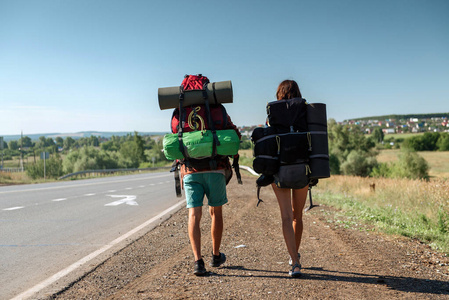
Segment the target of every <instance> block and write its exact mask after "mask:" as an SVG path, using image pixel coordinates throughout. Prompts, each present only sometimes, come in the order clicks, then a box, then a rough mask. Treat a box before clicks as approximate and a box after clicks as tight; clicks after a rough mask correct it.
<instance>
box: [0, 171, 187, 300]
mask: <svg viewBox="0 0 449 300" xmlns="http://www.w3.org/2000/svg"><path fill="white" fill-rule="evenodd" d="M180 201H183V198H177V197H176V195H175V191H174V180H173V175H172V174H170V173H168V172H166V171H165V172H162V173H146V174H139V175H129V176H120V177H108V178H100V179H89V180H79V181H70V182H57V183H48V184H36V185H18V186H6V187H0V229H1V234H0V274H1V276H0V299H10V298H11V297H14V296H16V295H18V294H20V293H22V292H24V291H26V290H28V289H30V288H32V287H34V286H35V285H36V284H38V283H40V282H42V281H44V280H46V279H47V278H49V277H51V276H53V275H55V274H56V273H58V272H60V271H61V270H63V269H64V268H67V267H68V266H70V265H72V264H74V263H75V262H77V261H79V260H80V259H82V258H83V257H86V256H88V255H90V254H91V253H93V252H95V251H98V250H99V249H101V248H104V246H105V245H108V244H110V243H111V241H114V240H116V239H119V238H120V237H121V236H123V235H124V234H126V233H128V232H129V231H131V230H133V229H135V228H136V227H138V226H139V225H142V224H143V223H145V222H146V221H148V220H149V219H151V218H154V217H155V216H157V215H158V214H159V213H161V212H162V211H164V210H166V209H168V208H170V207H172V206H173V205H175V204H177V203H179V202H180ZM147 227H148V226H147ZM142 231H144V230H142Z"/></svg>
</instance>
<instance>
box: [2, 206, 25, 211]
mask: <svg viewBox="0 0 449 300" xmlns="http://www.w3.org/2000/svg"><path fill="white" fill-rule="evenodd" d="M24 207H25V206H15V207H10V208H4V209H2V210H17V209H21V208H24Z"/></svg>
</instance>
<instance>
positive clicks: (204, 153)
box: [164, 74, 241, 196]
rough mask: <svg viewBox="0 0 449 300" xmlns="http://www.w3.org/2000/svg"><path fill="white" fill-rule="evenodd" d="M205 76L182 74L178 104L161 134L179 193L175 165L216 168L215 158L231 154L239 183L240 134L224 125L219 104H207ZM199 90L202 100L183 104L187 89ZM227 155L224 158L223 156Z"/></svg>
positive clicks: (179, 192)
mask: <svg viewBox="0 0 449 300" xmlns="http://www.w3.org/2000/svg"><path fill="white" fill-rule="evenodd" d="M208 83H209V79H208V78H207V77H206V76H202V75H201V74H198V75H185V77H184V80H183V81H182V83H181V88H180V90H181V92H180V95H179V108H176V109H175V110H174V111H173V115H172V119H171V131H172V133H173V134H171V135H170V134H168V135H166V136H165V137H164V154H165V156H166V157H167V159H174V163H173V166H172V170H171V171H172V172H175V182H176V194H177V195H178V196H180V195H181V188H180V180H179V174H178V170H179V166H180V165H181V164H186V165H187V166H192V167H194V168H197V167H199V168H203V167H204V166H207V167H209V168H210V169H211V170H213V169H216V167H217V159H223V156H234V162H233V167H234V170H235V172H236V175H237V180H238V181H239V183H241V176H240V172H239V166H238V149H239V145H240V138H239V136H238V135H237V133H236V132H235V131H234V130H233V129H226V127H227V125H228V114H227V112H226V109H225V108H224V106H223V105H221V104H213V105H210V104H209V100H208V96H207V93H206V85H207V84H208ZM193 90H202V91H203V99H204V104H199V105H191V106H188V107H184V105H183V100H184V94H185V92H188V91H193ZM226 159H227V158H226Z"/></svg>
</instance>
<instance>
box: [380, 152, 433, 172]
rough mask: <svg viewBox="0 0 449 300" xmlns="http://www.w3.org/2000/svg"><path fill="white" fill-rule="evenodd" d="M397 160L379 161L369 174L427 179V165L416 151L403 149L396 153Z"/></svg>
mask: <svg viewBox="0 0 449 300" xmlns="http://www.w3.org/2000/svg"><path fill="white" fill-rule="evenodd" d="M398 158H399V160H398V161H397V162H391V163H381V164H378V165H377V166H376V167H374V168H373V170H372V172H371V176H373V177H386V178H409V179H428V178H429V165H428V163H427V162H426V160H425V159H424V158H423V157H421V156H419V154H418V153H416V152H411V151H404V152H402V153H400V154H399V155H398Z"/></svg>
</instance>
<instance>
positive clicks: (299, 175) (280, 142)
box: [251, 98, 330, 207]
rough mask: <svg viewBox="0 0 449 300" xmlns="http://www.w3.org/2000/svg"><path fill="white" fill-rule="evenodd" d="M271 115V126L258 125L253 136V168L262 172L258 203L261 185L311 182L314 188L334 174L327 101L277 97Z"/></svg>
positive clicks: (269, 106) (270, 105) (295, 185)
mask: <svg viewBox="0 0 449 300" xmlns="http://www.w3.org/2000/svg"><path fill="white" fill-rule="evenodd" d="M267 116H268V118H267V123H268V125H269V127H265V128H262V127H259V128H256V129H254V131H253V133H252V136H251V139H252V141H253V143H254V156H255V159H254V161H253V168H254V170H255V171H256V172H257V173H260V174H262V175H261V176H260V177H259V179H257V186H258V189H257V198H258V200H259V202H258V204H259V203H260V202H261V201H262V200H261V199H260V197H259V192H260V187H262V186H266V185H269V184H271V183H272V182H275V184H276V185H277V186H278V187H279V188H294V189H299V188H303V187H305V186H307V185H309V190H310V188H311V187H312V186H313V185H315V184H316V183H317V182H318V178H327V177H329V176H330V173H329V156H328V144H327V121H326V106H325V105H324V104H321V103H314V104H307V102H306V101H305V99H301V98H294V99H289V100H279V101H273V102H269V103H268V104H267ZM309 194H310V199H311V193H310V192H309ZM311 207H312V206H311Z"/></svg>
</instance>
